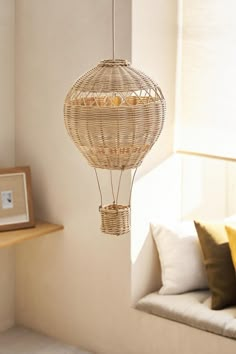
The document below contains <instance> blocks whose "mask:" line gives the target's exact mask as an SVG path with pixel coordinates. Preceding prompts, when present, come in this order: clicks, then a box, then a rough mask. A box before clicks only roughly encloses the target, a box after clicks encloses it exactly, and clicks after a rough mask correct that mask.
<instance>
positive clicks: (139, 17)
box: [132, 0, 178, 176]
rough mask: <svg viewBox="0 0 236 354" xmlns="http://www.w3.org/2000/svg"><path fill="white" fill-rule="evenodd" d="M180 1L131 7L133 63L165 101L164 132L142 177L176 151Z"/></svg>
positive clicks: (146, 0) (151, 0)
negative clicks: (150, 81) (178, 13)
mask: <svg viewBox="0 0 236 354" xmlns="http://www.w3.org/2000/svg"><path fill="white" fill-rule="evenodd" d="M177 4H178V1H177V0H134V1H133V8H132V62H133V65H134V66H136V67H138V68H140V69H141V70H143V71H144V72H145V73H146V74H147V75H149V76H151V77H152V78H153V79H154V80H155V81H156V83H157V84H158V85H159V86H160V88H161V90H162V92H163V95H164V97H165V99H166V105H167V113H166V122H165V124H164V129H163V132H162V133H161V136H160V138H159V140H158V141H157V143H156V144H155V145H154V146H153V148H152V150H151V151H150V153H149V154H148V156H147V157H146V158H145V160H144V162H143V164H142V166H141V168H140V169H139V176H141V175H144V174H145V173H148V172H149V171H150V170H152V168H155V167H156V166H157V164H158V163H159V162H161V161H163V160H165V159H166V158H168V157H169V156H170V155H171V154H172V152H173V145H174V122H175V81H176V55H177Z"/></svg>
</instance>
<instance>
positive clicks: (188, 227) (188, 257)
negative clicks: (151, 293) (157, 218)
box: [151, 221, 208, 295]
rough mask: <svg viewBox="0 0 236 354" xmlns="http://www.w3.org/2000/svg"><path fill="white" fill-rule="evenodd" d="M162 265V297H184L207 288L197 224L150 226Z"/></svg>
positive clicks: (183, 223)
mask: <svg viewBox="0 0 236 354" xmlns="http://www.w3.org/2000/svg"><path fill="white" fill-rule="evenodd" d="M151 227H152V234H153V238H154V240H155V242H156V246H157V250H158V253H159V257H160V263H161V277H162V287H161V289H160V290H159V294H162V295H171V294H181V293H184V292H188V291H193V290H197V289H206V288H208V282H207V276H206V271H205V267H204V264H203V257H202V253H201V248H200V244H199V241H198V236H197V232H196V230H195V227H194V223H193V222H190V221H184V222H179V223H174V224H170V225H168V226H165V225H161V224H158V225H153V224H152V225H151Z"/></svg>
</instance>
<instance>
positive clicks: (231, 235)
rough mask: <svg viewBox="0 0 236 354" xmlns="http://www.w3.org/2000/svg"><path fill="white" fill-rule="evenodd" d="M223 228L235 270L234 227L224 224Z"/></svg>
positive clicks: (235, 234)
mask: <svg viewBox="0 0 236 354" xmlns="http://www.w3.org/2000/svg"><path fill="white" fill-rule="evenodd" d="M225 229H226V231H227V234H228V239H229V247H230V252H231V257H232V261H233V264H234V269H235V271H236V229H234V228H232V227H230V226H225Z"/></svg>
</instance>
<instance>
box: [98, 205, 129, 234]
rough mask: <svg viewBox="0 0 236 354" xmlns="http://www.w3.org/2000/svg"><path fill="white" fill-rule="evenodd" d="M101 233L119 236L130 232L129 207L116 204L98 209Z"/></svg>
mask: <svg viewBox="0 0 236 354" xmlns="http://www.w3.org/2000/svg"><path fill="white" fill-rule="evenodd" d="M100 213H101V218H102V223H101V230H102V232H104V233H106V234H110V235H116V236H120V235H123V234H126V233H127V232H129V231H130V207H129V206H124V205H118V204H111V205H106V206H103V207H101V208H100Z"/></svg>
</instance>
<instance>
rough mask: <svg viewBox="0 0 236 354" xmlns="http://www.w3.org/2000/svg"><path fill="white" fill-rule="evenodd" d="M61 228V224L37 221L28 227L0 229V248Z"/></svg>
mask: <svg viewBox="0 0 236 354" xmlns="http://www.w3.org/2000/svg"><path fill="white" fill-rule="evenodd" d="M63 229H64V227H63V225H57V224H50V223H48V222H45V221H37V222H36V226H35V227H32V228H29V229H22V230H14V231H1V232H0V248H3V247H8V246H12V245H15V244H16V243H20V242H23V241H26V240H30V239H33V238H36V237H41V236H45V235H47V234H50V233H52V232H56V231H59V230H63Z"/></svg>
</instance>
